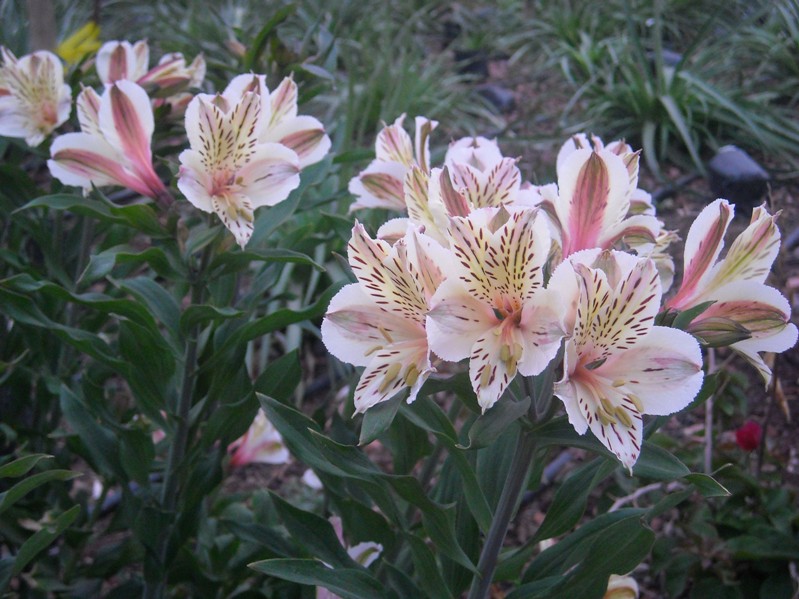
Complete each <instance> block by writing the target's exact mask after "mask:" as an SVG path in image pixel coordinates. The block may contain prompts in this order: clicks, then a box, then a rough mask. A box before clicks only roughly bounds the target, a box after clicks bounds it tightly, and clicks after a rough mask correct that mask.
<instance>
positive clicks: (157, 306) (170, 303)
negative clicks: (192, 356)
mask: <svg viewBox="0 0 799 599" xmlns="http://www.w3.org/2000/svg"><path fill="white" fill-rule="evenodd" d="M112 282H113V283H114V284H115V285H116V286H117V287H119V288H120V289H122V290H123V291H125V292H127V293H130V294H131V295H132V296H133V297H135V298H137V299H138V300H139V301H141V302H142V303H143V304H144V305H145V306H147V308H148V309H149V310H150V311H151V312H152V314H153V315H154V316H155V317H156V318H157V319H158V320H160V321H161V322H162V323H163V325H164V326H165V327H166V328H167V329H169V332H170V333H171V334H172V338H173V339H174V340H177V339H178V338H179V336H180V332H179V324H180V307H179V306H178V303H177V302H176V301H175V298H174V297H172V295H171V294H170V293H169V292H168V291H167V290H166V289H164V288H163V287H162V286H161V285H159V284H158V283H156V282H155V281H153V280H152V279H150V278H149V277H134V278H132V279H125V280H124V281H116V280H113V279H112Z"/></svg>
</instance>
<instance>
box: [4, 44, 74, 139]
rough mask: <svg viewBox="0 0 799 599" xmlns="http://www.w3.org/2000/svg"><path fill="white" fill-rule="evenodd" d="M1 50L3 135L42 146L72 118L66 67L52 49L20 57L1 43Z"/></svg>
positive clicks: (70, 93)
mask: <svg viewBox="0 0 799 599" xmlns="http://www.w3.org/2000/svg"><path fill="white" fill-rule="evenodd" d="M0 54H2V59H3V64H2V66H0V135H5V136H6V137H20V138H22V139H24V140H25V143H27V144H28V145H29V146H31V147H35V146H38V145H39V144H40V143H42V141H44V138H45V137H47V136H48V135H50V134H51V133H52V132H53V130H55V128H56V127H58V126H59V125H61V124H62V123H63V122H64V121H66V120H67V119H68V118H69V111H70V108H71V105H72V92H71V91H70V89H69V86H68V85H67V84H66V83H64V67H63V66H62V65H61V61H60V60H59V59H58V57H57V56H56V55H55V54H53V53H52V52H47V51H39V52H34V53H33V54H28V55H26V56H23V57H22V58H17V57H16V56H14V54H12V53H11V51H10V50H9V49H8V48H5V47H0Z"/></svg>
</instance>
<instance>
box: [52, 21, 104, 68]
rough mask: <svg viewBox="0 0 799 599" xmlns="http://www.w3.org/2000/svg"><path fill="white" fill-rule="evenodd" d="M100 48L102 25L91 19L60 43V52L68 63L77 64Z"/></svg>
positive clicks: (57, 51) (57, 50)
mask: <svg viewBox="0 0 799 599" xmlns="http://www.w3.org/2000/svg"><path fill="white" fill-rule="evenodd" d="M99 49H100V26H99V25H98V24H97V23H95V22H94V21H89V22H88V23H86V24H85V25H84V26H83V27H81V28H80V29H78V30H77V31H76V32H75V33H73V34H72V35H70V36H69V37H68V38H67V39H65V40H64V41H63V42H61V43H60V44H58V48H56V54H58V55H59V56H60V57H61V58H63V59H64V61H65V62H66V63H67V64H70V65H72V64H77V63H79V62H80V61H81V60H83V58H84V57H85V56H87V55H89V54H94V53H95V52H97V50H99Z"/></svg>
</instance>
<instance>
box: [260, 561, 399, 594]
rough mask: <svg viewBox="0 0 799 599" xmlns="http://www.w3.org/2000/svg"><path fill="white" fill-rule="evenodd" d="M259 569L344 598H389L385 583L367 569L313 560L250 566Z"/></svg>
mask: <svg viewBox="0 0 799 599" xmlns="http://www.w3.org/2000/svg"><path fill="white" fill-rule="evenodd" d="M249 567H250V568H252V569H253V570H255V571H256V572H262V573H264V574H268V575H269V576H275V577H277V578H282V579H283V580H290V581H292V582H296V583H299V584H305V585H309V586H320V587H324V588H326V589H328V590H330V591H332V592H334V593H335V594H336V595H339V596H340V597H343V598H344V599H385V597H386V589H385V586H384V585H383V584H382V583H381V582H379V581H378V580H377V579H376V578H374V577H373V576H372V575H371V574H369V573H368V572H367V571H365V570H362V569H360V570H356V569H354V568H335V569H334V568H328V567H327V566H325V565H324V564H323V563H322V562H320V561H317V560H313V559H268V560H264V561H260V562H255V563H252V564H250V565H249Z"/></svg>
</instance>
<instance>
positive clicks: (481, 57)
mask: <svg viewBox="0 0 799 599" xmlns="http://www.w3.org/2000/svg"><path fill="white" fill-rule="evenodd" d="M455 63H456V64H457V65H458V72H459V73H461V74H462V75H475V76H477V77H479V78H480V79H485V78H486V77H488V53H487V52H486V51H485V50H455Z"/></svg>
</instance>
